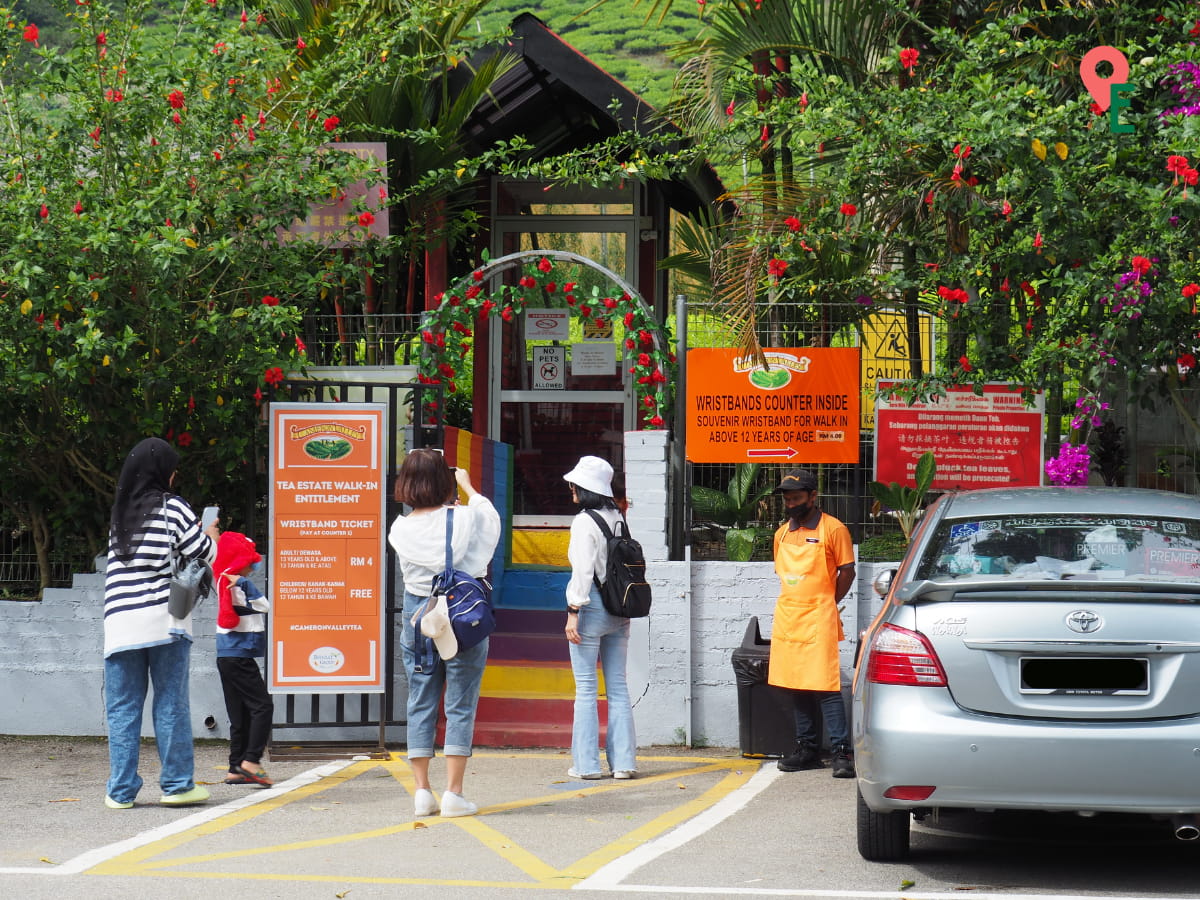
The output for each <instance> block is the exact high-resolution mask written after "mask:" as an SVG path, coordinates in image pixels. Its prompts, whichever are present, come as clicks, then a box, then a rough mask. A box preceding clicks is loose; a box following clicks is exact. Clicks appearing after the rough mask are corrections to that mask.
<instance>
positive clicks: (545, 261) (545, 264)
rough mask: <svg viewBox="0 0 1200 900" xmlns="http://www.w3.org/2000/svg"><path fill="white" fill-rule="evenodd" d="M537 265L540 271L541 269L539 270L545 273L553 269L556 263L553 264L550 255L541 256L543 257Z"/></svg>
mask: <svg viewBox="0 0 1200 900" xmlns="http://www.w3.org/2000/svg"><path fill="white" fill-rule="evenodd" d="M537 267H538V271H539V272H543V273H545V272H549V271H550V270H551V269H553V268H554V264H553V263H552V262H550V257H548V256H543V257H542V258H541V259H540V260H539V261H538V264H537Z"/></svg>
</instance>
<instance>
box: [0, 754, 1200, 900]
mask: <svg viewBox="0 0 1200 900" xmlns="http://www.w3.org/2000/svg"><path fill="white" fill-rule="evenodd" d="M0 752H3V754H4V760H5V763H4V766H3V769H2V770H0V796H2V797H3V802H4V805H5V815H4V825H3V831H4V834H3V840H2V841H0V891H2V892H3V895H4V896H21V897H28V898H41V897H46V898H49V897H62V896H72V897H75V896H87V897H89V898H108V897H114V898H116V897H120V898H123V900H125V898H131V897H132V898H136V897H163V896H170V897H172V898H191V897H196V898H201V897H203V898H212V897H214V895H216V894H217V893H218V892H220V891H223V890H231V891H236V892H237V893H238V895H242V896H245V895H249V896H254V897H256V898H257V897H262V898H271V897H281V898H282V897H288V898H310V897H311V898H326V897H338V898H348V900H361V898H364V897H396V896H413V897H417V896H420V897H428V896H440V895H443V894H444V895H445V896H447V897H449V896H454V897H464V896H468V897H501V896H514V895H517V894H520V893H523V892H528V891H531V890H532V891H538V892H541V895H544V894H545V892H546V891H550V892H551V893H552V894H555V893H557V892H558V891H563V892H565V891H567V890H571V891H573V892H577V891H594V892H603V893H605V894H611V893H613V892H618V893H623V894H628V895H633V894H655V895H660V896H678V897H689V896H697V895H700V896H741V895H747V896H794V897H906V898H911V897H922V898H932V897H963V896H971V897H976V898H980V897H989V898H991V897H995V898H1000V897H1003V898H1005V900H1016V898H1022V897H1026V896H1035V895H1036V896H1038V897H1039V898H1045V897H1051V896H1058V897H1076V896H1080V897H1082V896H1087V897H1100V896H1103V897H1156V898H1160V900H1161V898H1163V897H1195V896H1197V891H1196V888H1195V885H1196V883H1197V881H1196V876H1195V872H1196V870H1197V866H1200V846H1198V845H1197V844H1180V843H1178V842H1176V841H1174V840H1173V839H1171V838H1170V837H1169V833H1168V829H1167V828H1166V826H1165V825H1163V826H1150V825H1147V824H1144V823H1141V824H1138V825H1136V826H1135V825H1130V824H1128V823H1121V822H1109V821H1100V822H1096V821H1093V820H1082V819H1079V818H1077V817H1028V816H1025V817H1015V818H1009V817H986V819H982V820H980V821H976V820H978V819H979V818H980V817H958V818H950V817H948V818H947V819H944V820H943V821H941V822H938V823H930V824H929V825H928V826H922V827H919V828H917V829H916V830H915V831H914V835H913V847H914V854H913V858H912V859H911V860H910V861H908V862H906V863H898V864H886V865H884V864H874V863H864V862H863V861H862V860H861V859H859V857H858V855H857V853H856V851H855V847H854V830H855V824H854V782H853V781H852V780H840V779H833V778H830V776H829V772H828V770H823V771H809V772H797V773H790V774H783V773H780V772H778V770H777V769H776V768H775V766H774V762H773V761H769V760H768V761H760V760H752V759H743V758H742V757H741V756H740V754H738V753H737V752H736V751H732V750H711V751H710V750H683V749H680V748H656V749H649V750H645V751H644V752H643V753H642V754H640V756H639V767H640V770H641V777H639V778H638V779H636V780H633V781H613V780H611V779H605V780H602V781H597V782H584V781H573V780H569V779H567V777H566V769H567V766H568V765H569V758H568V756H567V755H566V754H565V753H564V752H561V751H541V752H537V751H496V750H492V751H481V752H479V753H478V754H477V755H476V756H475V757H474V758H473V760H472V762H471V764H470V767H469V769H468V776H467V791H466V793H467V795H468V796H469V797H470V798H471V799H473V800H475V801H476V802H478V803H479V805H480V807H481V809H480V814H479V815H478V816H475V817H472V818H462V819H440V818H437V817H434V818H428V819H422V820H419V821H414V820H413V818H412V812H411V810H412V804H411V792H412V781H411V777H410V775H409V770H408V766H407V764H406V763H405V761H404V760H403V757H402V755H400V754H394V755H393V757H392V758H391V759H388V760H371V759H359V760H338V761H332V762H303V761H289V762H282V761H272V762H270V764H269V766H268V768H269V769H270V771H271V774H272V776H273V777H274V778H275V779H276V781H277V785H276V787H275V788H273V789H270V790H264V789H261V788H257V787H241V786H227V785H224V784H220V783H219V781H220V779H221V778H222V777H223V773H224V770H225V766H224V762H225V745H224V744H221V743H203V744H201V745H199V746H198V750H197V778H198V780H201V781H207V782H210V785H209V787H210V790H211V791H212V793H213V800H212V801H211V802H210V803H209V804H207V805H205V806H200V807H192V808H189V809H170V808H166V807H162V806H160V805H159V804H158V802H157V800H158V796H159V794H158V791H157V790H155V789H152V788H154V787H155V784H154V779H155V777H156V775H157V771H158V767H157V760H156V758H155V757H154V751H153V747H152V746H147V747H145V748H144V755H143V767H142V772H143V776H144V777H146V778H147V782H148V784H147V787H146V788H143V792H142V796H141V797H139V803H138V805H136V806H135V807H134V808H133V809H132V810H123V811H114V810H109V809H106V808H105V807H104V805H103V795H104V779H105V777H106V774H107V750H106V747H105V745H104V744H103V742H102V741H99V740H92V739H83V740H64V739H22V738H0ZM441 771H442V770H441V769H440V763H435V765H434V776H435V778H434V781H435V788H436V787H437V777H438V775H439V774H440V773H441ZM562 896H567V895H566V894H565V893H563V894H562ZM571 896H579V895H578V894H577V893H573V894H572V895H571Z"/></svg>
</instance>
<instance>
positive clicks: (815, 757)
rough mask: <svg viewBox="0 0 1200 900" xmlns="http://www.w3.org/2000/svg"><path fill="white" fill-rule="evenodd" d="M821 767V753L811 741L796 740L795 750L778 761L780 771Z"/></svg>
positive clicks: (796, 770) (797, 770)
mask: <svg viewBox="0 0 1200 900" xmlns="http://www.w3.org/2000/svg"><path fill="white" fill-rule="evenodd" d="M819 768H821V755H820V754H819V753H817V745H816V744H815V743H813V742H812V741H796V750H795V752H794V753H792V755H791V756H785V757H784V758H783V759H781V760H780V761H779V771H780V772H799V771H801V770H802V769H819Z"/></svg>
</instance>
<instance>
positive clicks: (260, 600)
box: [213, 531, 275, 787]
mask: <svg viewBox="0 0 1200 900" xmlns="http://www.w3.org/2000/svg"><path fill="white" fill-rule="evenodd" d="M261 563H262V556H260V555H259V553H258V551H257V550H255V549H254V541H252V540H250V538H248V537H246V536H245V535H244V534H240V533H238V532H236V531H223V532H221V537H220V539H219V540H218V541H217V558H216V561H215V562H214V563H213V574H214V575H215V576H216V581H217V598H218V600H219V602H220V608H219V610H218V612H217V671H218V672H219V673H220V674H221V690H222V691H223V692H224V694H225V711H226V712H227V713H228V714H229V774H228V775H227V776H226V777H225V783H226V784H261V785H262V786H263V787H270V786H271V785H272V784H273V783H274V782H272V781H271V779H270V778H268V777H267V773H266V772H265V771H263V768H262V765H261V763H262V757H263V753H264V752H265V751H266V748H267V741H269V740H270V739H271V719H272V717H273V715H274V712H275V707H274V704H273V703H272V702H271V695H270V694H269V693H268V692H267V685H266V682H265V681H263V676H262V670H261V669H260V668H259V664H258V659H259V658H261V657H264V656H266V653H267V638H266V615H264V614H265V613H266V612H267V611H268V610H270V608H271V603H270V601H268V600H267V598H266V597H264V596H263V593H262V591H260V590H259V589H258V587H257V586H256V585H255V584H254V582H252V581H251V580H250V579H249V578H247V577H246V576H247V575H248V574H250V572H251V571H253V570H255V569H257V568H258V567H259V566H260V565H261Z"/></svg>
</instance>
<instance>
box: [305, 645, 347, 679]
mask: <svg viewBox="0 0 1200 900" xmlns="http://www.w3.org/2000/svg"><path fill="white" fill-rule="evenodd" d="M308 664H309V666H311V667H312V670H313V671H314V672H320V673H321V674H322V675H329V674H330V673H332V672H336V671H337V670H338V669H340V668H341V667H342V666H344V665H345V664H346V654H344V653H343V652H342V651H341V650H339V649H338V648H337V647H318V648H317V649H316V650H314V651H313V652H312V653H310V654H308Z"/></svg>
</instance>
